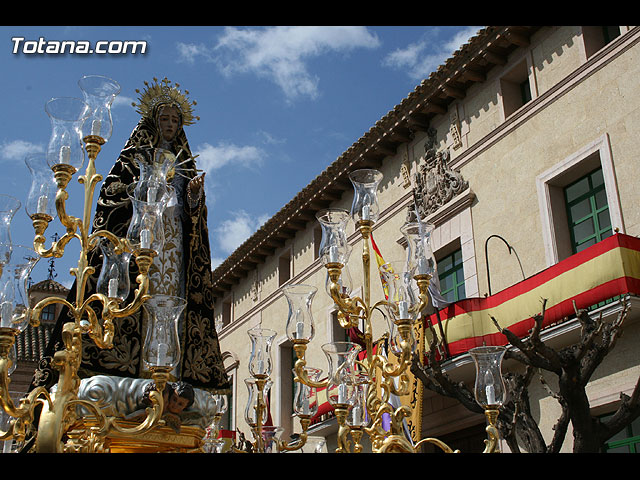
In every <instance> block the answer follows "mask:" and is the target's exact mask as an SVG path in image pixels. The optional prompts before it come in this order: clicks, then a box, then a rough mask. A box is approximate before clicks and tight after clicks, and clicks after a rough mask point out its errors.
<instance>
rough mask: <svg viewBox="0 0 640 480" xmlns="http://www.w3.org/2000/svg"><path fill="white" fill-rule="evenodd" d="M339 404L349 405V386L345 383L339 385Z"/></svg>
mask: <svg viewBox="0 0 640 480" xmlns="http://www.w3.org/2000/svg"><path fill="white" fill-rule="evenodd" d="M338 403H342V404H345V403H347V386H346V385H345V384H344V383H341V384H340V385H338Z"/></svg>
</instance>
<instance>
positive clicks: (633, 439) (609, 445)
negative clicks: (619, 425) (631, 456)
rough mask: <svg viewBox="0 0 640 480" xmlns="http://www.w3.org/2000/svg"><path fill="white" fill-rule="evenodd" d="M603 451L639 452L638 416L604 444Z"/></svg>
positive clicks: (639, 423) (639, 426)
mask: <svg viewBox="0 0 640 480" xmlns="http://www.w3.org/2000/svg"><path fill="white" fill-rule="evenodd" d="M602 451H603V453H640V418H636V419H635V420H634V421H633V422H632V423H631V424H630V425H627V427H626V428H624V429H623V430H622V431H620V432H618V433H616V434H615V435H614V436H613V437H611V438H610V439H609V440H607V441H606V442H605V444H604V448H603V450H602Z"/></svg>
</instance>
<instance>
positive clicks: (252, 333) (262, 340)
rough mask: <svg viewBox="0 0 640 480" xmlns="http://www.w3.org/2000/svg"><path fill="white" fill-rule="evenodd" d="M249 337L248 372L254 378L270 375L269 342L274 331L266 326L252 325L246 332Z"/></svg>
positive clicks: (273, 335) (273, 336) (271, 341)
mask: <svg viewBox="0 0 640 480" xmlns="http://www.w3.org/2000/svg"><path fill="white" fill-rule="evenodd" d="M247 333H248V334H249V338H250V339H251V356H250V357H249V373H250V374H251V375H252V376H254V377H256V378H260V377H262V378H264V377H268V376H269V375H271V369H272V361H271V344H272V343H273V339H274V338H276V332H275V331H273V330H270V329H268V328H259V327H254V328H252V329H251V330H249V331H248V332H247Z"/></svg>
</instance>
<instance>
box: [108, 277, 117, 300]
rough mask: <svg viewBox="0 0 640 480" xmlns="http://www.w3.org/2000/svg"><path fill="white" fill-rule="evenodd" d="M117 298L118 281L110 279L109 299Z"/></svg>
mask: <svg viewBox="0 0 640 480" xmlns="http://www.w3.org/2000/svg"><path fill="white" fill-rule="evenodd" d="M117 296H118V279H117V278H112V279H110V280H109V298H116V297H117Z"/></svg>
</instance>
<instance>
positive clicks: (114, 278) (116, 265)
mask: <svg viewBox="0 0 640 480" xmlns="http://www.w3.org/2000/svg"><path fill="white" fill-rule="evenodd" d="M98 245H99V246H100V250H101V252H102V269H101V270H100V276H99V277H98V284H97V286H96V289H97V291H98V293H102V294H104V295H106V296H107V297H109V298H115V299H118V300H120V301H124V300H125V299H126V298H127V297H128V296H129V289H130V286H131V284H130V279H129V261H130V260H131V254H130V253H128V252H122V253H117V252H116V250H115V247H114V246H113V244H112V243H111V242H110V241H109V240H105V239H102V240H101V241H100V243H99V244H98Z"/></svg>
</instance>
